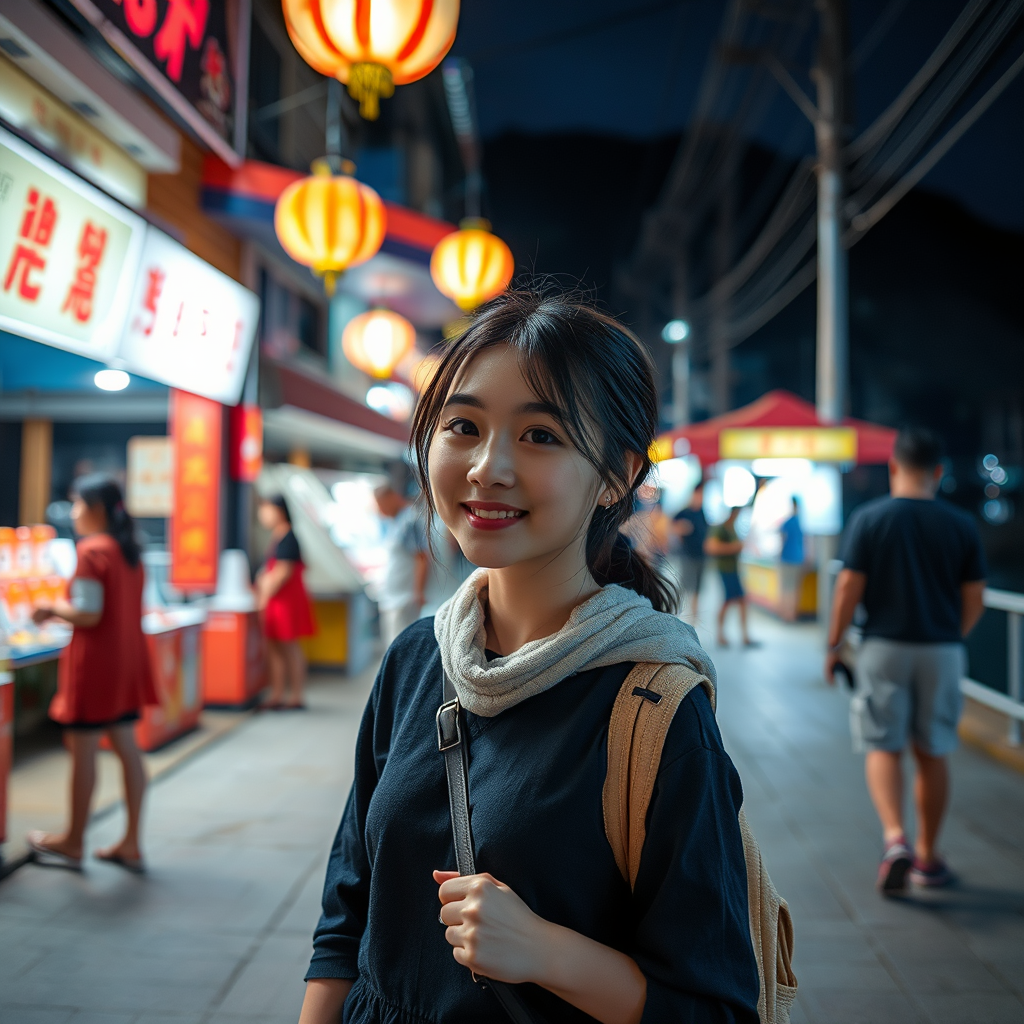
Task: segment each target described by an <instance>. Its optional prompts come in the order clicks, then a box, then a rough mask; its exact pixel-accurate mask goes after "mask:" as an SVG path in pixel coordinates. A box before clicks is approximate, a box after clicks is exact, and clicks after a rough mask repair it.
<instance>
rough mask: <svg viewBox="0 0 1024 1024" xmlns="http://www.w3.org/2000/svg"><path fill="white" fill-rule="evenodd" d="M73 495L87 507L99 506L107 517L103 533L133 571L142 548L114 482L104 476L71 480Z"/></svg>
mask: <svg viewBox="0 0 1024 1024" xmlns="http://www.w3.org/2000/svg"><path fill="white" fill-rule="evenodd" d="M72 490H73V493H74V494H75V495H77V496H78V497H79V498H81V499H82V501H84V502H85V503H86V505H88V506H89V508H95V507H96V506H97V505H102V506H103V511H104V512H105V513H106V516H107V533H109V534H110V536H111V537H113V538H114V540H116V541H117V545H118V547H119V548H120V549H121V554H122V555H124V560H125V561H126V562H127V563H128V564H129V565H130V566H131V567H132V568H135V566H137V565H138V564H139V557H140V556H141V554H142V548H141V547H140V546H139V542H138V540H137V539H136V537H135V520H134V519H132V517H131V516H130V515H129V514H128V510H127V509H126V508H125V507H124V495H122V493H121V488H120V486H119V485H118V483H117V481H116V480H114V479H113V478H112V477H109V476H107V475H106V474H105V473H91V474H89V476H84V477H82V478H81V479H79V480H76V481H75V484H74V487H73V488H72Z"/></svg>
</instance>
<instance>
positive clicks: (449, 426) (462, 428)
mask: <svg viewBox="0 0 1024 1024" xmlns="http://www.w3.org/2000/svg"><path fill="white" fill-rule="evenodd" d="M444 429H445V430H449V431H451V433H453V434H455V435H457V436H461V437H479V436H480V431H479V430H478V429H477V426H476V424H475V423H474V422H473V421H472V420H467V419H462V418H461V417H458V418H456V419H453V420H451V421H449V422H448V423H446V424H445V428H444ZM523 440H526V441H530V442H531V443H532V444H544V445H548V444H561V443H562V442H561V441H560V440H559V439H558V437H557V435H555V434H554V433H552V432H551V431H550V430H545V429H544V428H543V427H531V428H530V429H529V430H527V431H526V433H525V434H523Z"/></svg>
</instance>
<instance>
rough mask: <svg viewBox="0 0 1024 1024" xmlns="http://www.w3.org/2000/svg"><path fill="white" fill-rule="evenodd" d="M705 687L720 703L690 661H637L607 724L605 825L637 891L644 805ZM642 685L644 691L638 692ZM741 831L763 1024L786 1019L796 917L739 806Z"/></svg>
mask: <svg viewBox="0 0 1024 1024" xmlns="http://www.w3.org/2000/svg"><path fill="white" fill-rule="evenodd" d="M698 685H699V686H703V687H704V689H705V690H706V691H707V694H708V697H709V699H710V700H711V708H712V710H714V707H715V687H714V684H713V683H712V682H711V680H710V679H708V678H707V677H706V676H702V675H699V674H698V673H696V672H694V671H693V670H692V669H689V668H687V667H686V666H685V665H661V664H638V665H637V666H636V667H635V668H634V669H633V671H632V672H630V673H629V675H628V676H627V677H626V681H625V682H624V683H623V684H622V688H621V689H620V690H619V694H618V696H617V697H616V698H615V705H614V706H613V708H612V717H611V721H610V723H609V726H608V775H607V777H606V778H605V782H604V793H603V803H604V828H605V833H606V835H607V836H608V842H609V843H610V844H611V848H612V852H613V853H614V855H615V863H616V864H617V865H618V868H619V870H620V871H621V872H622V877H623V878H625V879H626V881H627V882H629V886H630V888H631V889H632V888H633V886H634V885H635V884H636V876H637V872H638V871H639V869H640V854H641V852H642V850H643V845H644V837H645V836H646V834H647V824H646V822H647V808H648V807H649V806H650V802H651V794H652V793H653V792H654V781H655V779H656V778H657V775H658V767H659V765H660V764H661V751H662V748H663V747H664V745H665V737H666V736H667V735H668V729H669V726H670V725H671V724H672V719H673V717H674V716H675V713H676V709H677V708H678V707H679V705H680V704H681V703H682V702H683V699H684V698H685V697H686V695H687V694H688V693H689V692H690V691H691V690H692V689H693V688H694V687H695V686H698ZM638 691H639V692H638ZM739 823H740V834H741V835H742V836H743V855H744V857H745V859H746V862H747V899H748V902H749V904H750V939H751V942H752V943H753V946H754V956H755V957H756V958H757V973H758V975H759V977H760V979H761V993H760V995H759V996H758V1000H757V1015H758V1017H759V1018H760V1021H761V1024H789V1008H790V1006H791V1005H792V1003H793V999H794V998H795V996H796V984H797V983H796V977H795V976H794V974H793V968H792V961H793V920H792V918H791V917H790V914H789V907H788V906H787V905H786V901H785V900H784V899H783V898H782V897H781V896H780V895H779V894H778V893H777V892H776V891H775V886H774V885H772V880H771V879H770V878H769V877H768V872H767V871H765V869H764V864H763V863H762V861H761V851H760V850H759V849H758V847H757V841H756V840H755V839H754V834H753V833H752V832H751V831H750V826H749V825H748V824H747V819H746V817H745V816H744V814H743V808H742V807H741V808H740V814H739Z"/></svg>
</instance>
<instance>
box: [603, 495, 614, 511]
mask: <svg viewBox="0 0 1024 1024" xmlns="http://www.w3.org/2000/svg"><path fill="white" fill-rule="evenodd" d="M611 503H612V496H611V495H610V494H606V495H605V496H604V504H605V508H607V507H608V506H609V505H610V504H611Z"/></svg>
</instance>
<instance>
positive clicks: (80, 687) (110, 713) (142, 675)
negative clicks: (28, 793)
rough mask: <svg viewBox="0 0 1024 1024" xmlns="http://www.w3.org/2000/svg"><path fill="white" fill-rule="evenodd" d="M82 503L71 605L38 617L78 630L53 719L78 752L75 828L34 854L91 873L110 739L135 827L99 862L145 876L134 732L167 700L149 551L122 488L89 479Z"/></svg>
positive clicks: (40, 838) (78, 495) (77, 509)
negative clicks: (152, 645)
mask: <svg viewBox="0 0 1024 1024" xmlns="http://www.w3.org/2000/svg"><path fill="white" fill-rule="evenodd" d="M74 493H75V501H74V504H73V505H72V507H71V518H72V521H73V522H74V526H75V533H77V534H78V536H79V537H80V538H81V539H80V540H79V541H78V568H77V570H76V571H75V576H74V578H73V579H72V580H71V585H70V594H69V597H70V600H57V601H55V602H54V603H53V605H52V606H42V607H39V608H37V609H36V610H35V612H34V613H33V618H34V619H35V621H36V622H45V621H46V620H47V619H49V618H58V619H63V620H64V621H65V622H68V623H70V624H71V625H72V626H74V633H73V635H72V637H71V643H70V644H69V645H68V647H67V648H66V649H65V651H64V653H63V655H62V657H61V662H60V672H59V679H58V685H57V694H56V696H55V697H54V698H53V702H52V703H51V704H50V717H51V718H52V719H53V720H54V721H55V722H58V723H59V724H60V725H62V726H63V727H64V736H65V742H66V744H67V747H68V749H69V750H70V752H71V820H70V822H69V823H68V827H67V829H66V830H65V831H64V832H63V833H61V834H60V835H51V834H48V833H45V832H31V833H29V837H28V839H29V846H30V847H31V848H32V850H33V852H34V854H35V859H36V861H37V862H38V863H40V864H47V865H53V866H60V867H69V868H75V869H80V868H81V866H82V848H83V842H84V838H85V828H86V825H87V824H88V821H89V805H90V803H91V801H92V792H93V788H94V787H95V784H96V751H97V749H98V747H99V743H100V737H101V736H102V735H103V734H104V733H105V734H106V735H107V737H108V738H109V739H110V744H111V746H112V747H113V748H114V752H115V753H116V754H117V756H118V758H119V759H120V761H121V768H122V770H123V773H124V792H125V806H126V807H127V810H128V823H127V828H126V831H125V835H124V838H123V839H122V840H121V841H120V842H119V843H117V844H116V845H114V846H112V847H110V848H109V849H106V850H98V851H97V852H96V854H95V856H96V858H97V859H98V860H105V861H110V862H112V863H115V864H119V865H121V866H122V867H125V868H128V869H129V870H131V871H141V870H142V869H143V861H142V851H141V849H140V846H139V819H140V816H141V813H142V797H143V794H144V793H145V791H146V771H145V768H144V767H143V764H142V758H141V756H140V755H139V748H138V746H137V745H136V743H135V731H134V728H133V723H134V722H135V720H136V719H137V718H138V717H139V713H140V711H141V710H142V707H143V706H144V705H146V704H156V703H158V700H157V696H156V691H155V689H154V686H153V677H152V673H151V670H150V664H149V654H148V651H147V649H146V638H145V637H144V636H143V633H142V585H143V569H142V564H141V561H140V550H139V545H138V542H137V541H136V539H135V526H134V523H133V522H132V518H131V516H130V515H128V513H127V512H126V511H125V507H124V500H123V498H122V495H121V488H120V487H119V486H118V485H117V483H116V482H115V481H114V480H112V479H110V478H109V477H107V476H104V475H103V474H93V475H91V476H87V477H83V478H82V479H81V480H79V481H77V482H76V484H75V488H74Z"/></svg>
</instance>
